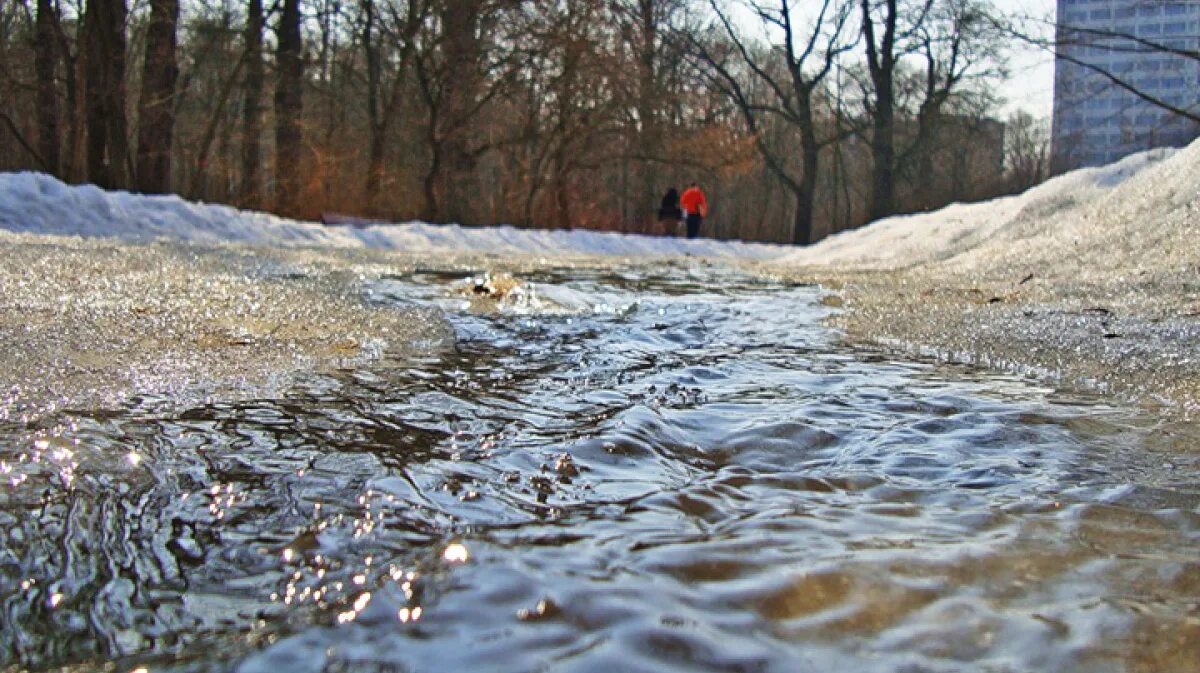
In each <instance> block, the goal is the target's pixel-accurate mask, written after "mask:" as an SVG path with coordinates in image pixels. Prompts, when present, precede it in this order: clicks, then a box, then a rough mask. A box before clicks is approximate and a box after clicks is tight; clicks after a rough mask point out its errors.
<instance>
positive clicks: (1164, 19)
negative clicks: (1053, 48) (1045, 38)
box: [1051, 0, 1200, 172]
mask: <svg viewBox="0 0 1200 673" xmlns="http://www.w3.org/2000/svg"><path fill="white" fill-rule="evenodd" d="M1057 38H1058V39H1057V42H1058V45H1059V46H1058V53H1057V58H1056V59H1055V64H1054V121H1053V125H1054V126H1053V138H1052V142H1051V145H1052V147H1051V154H1052V160H1051V164H1052V168H1053V170H1054V171H1055V172H1062V171H1066V170H1071V169H1073V168H1079V167H1081V166H1098V165H1102V164H1107V163H1111V162H1113V161H1116V160H1117V159H1120V158H1121V157H1124V156H1126V155H1129V154H1132V153H1134V152H1139V151H1142V150H1146V149H1150V148H1153V147H1167V146H1181V145H1184V144H1187V143H1188V142H1191V141H1192V140H1194V139H1195V138H1197V137H1200V124H1198V123H1196V122H1194V121H1191V120H1189V119H1188V118H1187V117H1184V116H1180V115H1178V114H1174V113H1172V112H1170V111H1169V110H1167V109H1164V107H1163V106H1162V105H1156V104H1154V103H1152V102H1150V101H1147V100H1145V99H1144V98H1143V97H1141V96H1139V95H1138V94H1139V93H1140V94H1144V95H1145V96H1147V97H1151V98H1154V99H1156V100H1157V101H1160V102H1163V103H1167V104H1169V105H1172V106H1175V107H1177V108H1180V109H1183V110H1188V111H1189V112H1191V113H1193V114H1200V54H1198V53H1197V52H1200V0H1058V29H1057ZM1178 52H1191V54H1190V55H1186V54H1181V53H1178ZM1114 80H1116V81H1114ZM1122 84H1125V85H1128V88H1126V87H1125V86H1122ZM1130 89H1133V90H1132V91H1131V90H1130Z"/></svg>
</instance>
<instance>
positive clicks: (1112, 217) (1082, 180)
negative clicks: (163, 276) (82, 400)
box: [0, 141, 1200, 273]
mask: <svg viewBox="0 0 1200 673" xmlns="http://www.w3.org/2000/svg"><path fill="white" fill-rule="evenodd" d="M1197 208H1200V141H1197V142H1196V143H1193V144H1192V145H1191V146H1190V147H1188V148H1185V149H1183V150H1178V151H1176V150H1152V151H1149V152H1143V153H1141V154H1136V155H1133V156H1130V157H1127V158H1125V159H1123V160H1121V161H1119V162H1117V163H1115V164H1112V165H1110V166H1104V167H1100V168H1088V169H1082V170H1078V171H1074V172H1072V173H1068V174H1066V175H1062V176H1059V177H1056V178H1054V179H1052V180H1049V181H1047V182H1045V183H1043V184H1041V185H1038V186H1037V187H1034V188H1033V189H1030V190H1029V191H1027V192H1025V193H1023V194H1019V195H1016V196H1010V197H1005V198H1000V199H995V200H993V201H987V202H982V203H974V204H954V205H951V206H949V207H946V208H943V209H942V210H939V211H936V212H931V213H922V214H917V215H908V216H899V217H892V218H888V219H885V220H880V221H878V222H875V223H873V224H870V225H868V226H865V227H862V228H860V229H857V230H852V231H847V232H843V233H841V234H837V235H835V236H831V237H829V238H827V239H825V240H823V241H821V242H820V243H817V244H816V245H812V246H809V247H806V248H794V247H789V246H780V245H768V244H758V243H741V242H729V241H714V240H708V239H699V240H694V241H689V240H683V239H678V238H661V237H653V236H639V235H628V234H616V233H609V232H595V231H587V230H573V231H561V230H559V231H544V230H531V229H517V228H515V227H511V226H496V227H479V228H468V227H460V226H457V225H431V224H425V223H421V222H408V223H401V224H387V225H372V226H369V227H365V228H354V227H345V226H338V227H328V226H323V225H321V224H317V223H313V222H298V221H295V220H289V219H284V218H280V217H275V216H273V215H268V214H264V213H258V212H249V211H241V210H237V209H234V208H230V207H228V206H220V205H209V204H203V203H193V202H188V201H184V200H183V199H180V198H179V197H176V196H143V195H139V194H130V193H127V192H119V191H113V192H109V191H104V190H101V189H97V188H96V187H93V186H87V185H85V186H68V185H65V184H63V183H62V182H59V181H58V180H56V179H54V178H52V177H50V176H47V175H43V174H38V173H0V229H9V230H12V231H18V232H30V233H39V234H56V235H78V236H89V237H97V236H108V237H117V238H121V239H124V240H132V241H152V240H158V239H168V240H175V241H186V242H197V243H220V242H243V243H251V244H260V245H283V246H298V245H318V246H337V247H369V248H385V249H395V250H402V251H407V252H426V251H429V252H436V251H473V252H489V253H499V254H520V253H524V254H544V255H570V254H600V255H621V256H658V255H665V256H670V255H685V254H690V255H698V256H708V257H725V258H741V259H753V260H764V261H771V262H773V263H777V264H780V265H784V266H793V267H808V266H814V267H815V266H825V267H832V268H835V269H899V268H911V267H915V266H926V265H930V264H934V263H946V264H950V265H952V266H957V267H959V268H966V267H970V266H972V265H974V264H995V263H997V262H998V261H999V260H1002V259H1004V258H1006V257H1007V258H1013V256H1014V255H1019V256H1021V259H1022V260H1024V261H1028V259H1029V256H1031V255H1032V256H1036V257H1041V258H1043V259H1045V260H1046V261H1047V263H1051V264H1053V263H1054V262H1056V261H1057V260H1059V257H1060V256H1061V255H1071V256H1078V255H1081V254H1084V253H1085V252H1087V251H1091V252H1090V253H1088V254H1090V255H1091V257H1089V258H1088V259H1087V260H1084V259H1082V258H1080V259H1078V260H1077V261H1078V262H1080V263H1083V262H1087V263H1088V264H1091V265H1093V266H1095V267H1096V268H1095V269H1092V271H1093V272H1098V273H1102V272H1104V271H1105V270H1106V269H1111V268H1112V266H1111V264H1112V263H1114V262H1120V263H1122V264H1126V263H1129V262H1130V260H1132V259H1143V261H1144V262H1145V263H1150V261H1153V259H1152V258H1153V257H1154V256H1155V255H1161V254H1162V253H1163V251H1164V250H1166V251H1170V250H1171V247H1169V246H1175V247H1178V246H1183V247H1185V248H1190V249H1191V250H1192V251H1194V249H1195V248H1196V247H1197V246H1196V244H1195V238H1194V237H1195V235H1196V220H1197V218H1196V216H1195V209H1197ZM1131 222H1136V223H1137V226H1135V227H1134V226H1129V225H1130V223H1131ZM1114 250H1120V251H1121V252H1122V254H1123V257H1121V258H1120V259H1116V258H1114V252H1113V251H1114ZM1185 258H1186V259H1191V256H1190V254H1189V255H1185Z"/></svg>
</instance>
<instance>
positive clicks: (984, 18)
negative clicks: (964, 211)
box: [897, 0, 1005, 209]
mask: <svg viewBox="0 0 1200 673" xmlns="http://www.w3.org/2000/svg"><path fill="white" fill-rule="evenodd" d="M990 9H991V8H990V4H989V3H988V2H987V1H986V0H936V1H935V3H934V5H933V6H932V7H931V9H930V12H929V14H928V16H926V18H925V20H924V21H923V22H922V23H921V24H920V25H917V26H915V27H914V29H913V32H912V37H911V40H912V42H913V51H914V56H915V57H916V59H917V60H919V61H921V62H922V67H921V83H920V102H919V104H918V107H917V114H916V117H917V132H916V137H915V138H914V139H913V141H912V143H911V144H910V145H909V147H908V148H907V149H906V150H905V151H904V152H903V155H902V156H900V157H899V158H898V159H897V164H898V167H900V168H903V167H905V166H915V168H916V173H917V174H916V176H915V180H914V182H915V183H916V189H915V191H916V197H917V201H916V203H915V205H916V207H917V208H919V209H928V208H932V207H935V206H936V205H938V204H939V203H940V202H942V198H941V195H939V194H937V189H936V188H937V185H938V184H939V181H938V180H937V179H936V177H937V176H936V175H935V169H934V156H935V155H936V154H937V151H938V145H939V135H940V134H939V131H940V130H941V126H942V123H943V119H942V117H943V114H944V113H945V111H946V108H947V106H948V105H949V104H950V103H951V102H952V101H953V100H954V99H955V98H956V97H958V98H960V99H962V98H965V97H969V96H978V97H986V96H987V95H988V94H987V93H986V87H987V85H988V84H990V83H991V82H992V81H994V80H998V79H999V78H1000V77H1002V76H1003V75H1004V74H1005V72H1004V55H1003V48H1002V45H1001V43H1000V37H1001V36H1000V34H999V32H998V31H996V30H995V27H994V26H995V22H994V20H993V18H992V16H991V13H990V11H989V10H990ZM968 84H975V85H976V87H975V90H974V91H968V90H967V85H968Z"/></svg>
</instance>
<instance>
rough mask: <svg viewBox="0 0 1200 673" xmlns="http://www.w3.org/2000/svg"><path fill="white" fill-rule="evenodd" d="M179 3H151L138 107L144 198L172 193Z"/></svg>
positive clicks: (169, 0)
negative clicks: (172, 149) (176, 42)
mask: <svg viewBox="0 0 1200 673" xmlns="http://www.w3.org/2000/svg"><path fill="white" fill-rule="evenodd" d="M178 22H179V2H178V0H150V26H149V29H148V31H147V33H146V61H145V68H144V69H143V71H142V73H143V74H142V96H141V101H140V103H139V105H138V110H139V112H138V150H137V158H138V161H137V185H138V189H140V190H141V191H143V192H145V193H147V194H163V193H166V192H168V191H170V190H171V144H172V140H173V139H174V136H175V82H176V80H177V79H178V78H179V66H178V65H177V64H176V60H175V34H176V30H175V28H176V25H177V24H178Z"/></svg>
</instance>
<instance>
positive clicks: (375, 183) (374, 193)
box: [362, 0, 387, 216]
mask: <svg viewBox="0 0 1200 673" xmlns="http://www.w3.org/2000/svg"><path fill="white" fill-rule="evenodd" d="M362 12H363V34H362V41H363V52H364V53H365V55H366V60H367V126H368V130H369V131H370V133H371V139H370V143H369V144H368V148H367V178H366V181H365V185H364V189H363V201H364V202H365V204H366V207H367V214H368V215H371V216H375V214H376V213H377V208H378V204H377V201H378V199H379V183H380V182H381V177H382V176H381V173H383V150H384V141H385V139H386V137H387V129H386V128H385V127H384V124H383V121H382V117H383V113H382V111H381V110H380V109H379V93H380V91H379V90H380V88H381V86H382V79H383V65H382V64H381V63H380V57H379V45H378V44H377V42H376V40H375V2H374V0H362Z"/></svg>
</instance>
